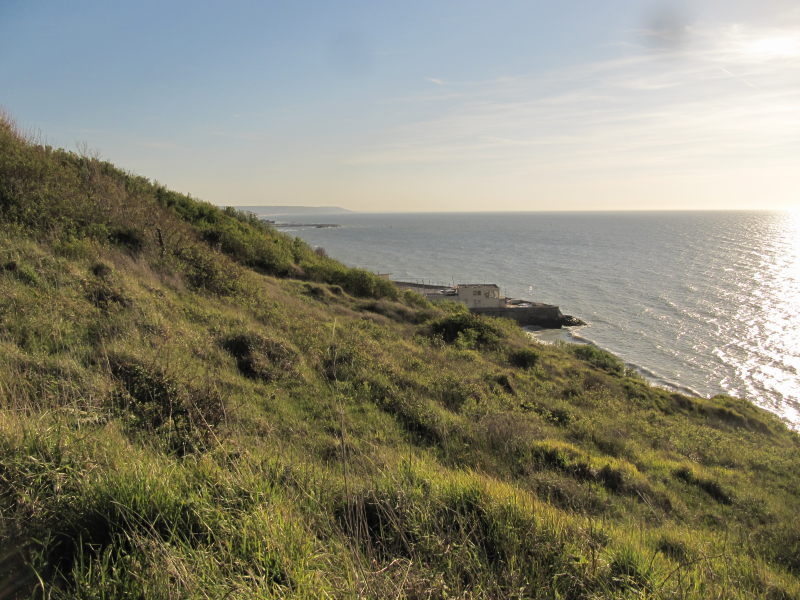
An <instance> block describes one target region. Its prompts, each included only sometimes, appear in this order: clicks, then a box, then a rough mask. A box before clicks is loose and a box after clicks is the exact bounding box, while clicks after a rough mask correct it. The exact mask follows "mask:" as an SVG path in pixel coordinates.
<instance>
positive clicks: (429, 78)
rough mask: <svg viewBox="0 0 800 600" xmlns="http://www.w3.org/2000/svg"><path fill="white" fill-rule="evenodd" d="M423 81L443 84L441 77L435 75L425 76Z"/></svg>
mask: <svg viewBox="0 0 800 600" xmlns="http://www.w3.org/2000/svg"><path fill="white" fill-rule="evenodd" d="M425 81H428V82H430V83H433V84H435V85H445V82H444V80H443V79H438V78H437V77H426V78H425Z"/></svg>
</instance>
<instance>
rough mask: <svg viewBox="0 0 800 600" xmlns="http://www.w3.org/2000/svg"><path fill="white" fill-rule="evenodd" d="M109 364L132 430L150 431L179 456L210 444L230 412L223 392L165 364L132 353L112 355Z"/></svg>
mask: <svg viewBox="0 0 800 600" xmlns="http://www.w3.org/2000/svg"><path fill="white" fill-rule="evenodd" d="M109 366H110V367H111V372H112V373H113V375H114V377H115V378H116V379H117V381H118V382H119V389H118V391H117V393H116V395H115V399H114V404H115V406H116V407H117V408H118V409H119V410H121V411H123V415H124V417H125V422H126V424H127V427H128V429H129V430H131V431H134V432H136V431H141V432H146V433H148V434H150V436H151V438H152V439H154V440H156V441H160V442H163V443H164V444H165V445H166V447H167V448H168V449H169V450H170V451H172V452H174V453H176V454H177V455H179V456H183V455H185V454H189V453H192V452H197V451H202V450H204V449H206V448H207V447H208V446H209V444H210V443H211V442H213V441H214V439H215V438H214V429H215V428H216V427H217V426H218V425H219V424H220V423H221V422H222V420H223V419H224V417H225V407H224V405H223V402H222V398H221V397H220V396H219V394H218V393H216V392H215V391H214V390H213V389H212V388H207V389H201V388H193V387H190V386H189V385H187V384H185V383H183V382H182V381H179V380H178V379H176V378H175V377H173V376H170V375H168V374H167V373H165V372H164V371H163V370H162V369H161V368H159V367H157V366H155V365H152V364H148V363H146V362H144V361H142V360H139V359H137V358H135V357H132V356H127V355H112V356H110V357H109Z"/></svg>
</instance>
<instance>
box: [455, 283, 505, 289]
mask: <svg viewBox="0 0 800 600" xmlns="http://www.w3.org/2000/svg"><path fill="white" fill-rule="evenodd" d="M456 287H457V288H460V287H492V288H497V289H500V288H499V287H497V284H496V283H459V284H458V285H457V286H456Z"/></svg>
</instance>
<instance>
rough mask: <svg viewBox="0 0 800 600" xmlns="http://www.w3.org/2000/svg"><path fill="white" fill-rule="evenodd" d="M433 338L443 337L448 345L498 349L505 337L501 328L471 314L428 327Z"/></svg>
mask: <svg viewBox="0 0 800 600" xmlns="http://www.w3.org/2000/svg"><path fill="white" fill-rule="evenodd" d="M428 333H429V335H431V336H438V337H441V338H442V339H443V340H444V341H445V342H446V343H448V344H453V343H456V342H459V343H460V344H461V345H473V346H478V347H487V348H491V347H496V346H497V345H498V344H499V343H500V340H501V339H502V337H503V334H502V332H501V331H500V329H499V328H497V327H495V326H494V325H493V324H491V323H490V322H489V321H487V320H486V319H483V318H482V317H479V316H478V315H474V314H472V313H469V312H465V313H458V314H453V315H448V316H446V317H443V318H441V319H439V320H438V321H434V322H433V323H431V325H430V326H429V327H428Z"/></svg>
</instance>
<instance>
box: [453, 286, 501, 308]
mask: <svg viewBox="0 0 800 600" xmlns="http://www.w3.org/2000/svg"><path fill="white" fill-rule="evenodd" d="M456 296H457V300H458V301H459V302H463V303H464V304H466V305H467V307H468V308H500V307H502V306H505V298H501V297H500V288H499V287H497V286H496V285H495V284H494V283H461V284H459V285H457V286H456Z"/></svg>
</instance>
